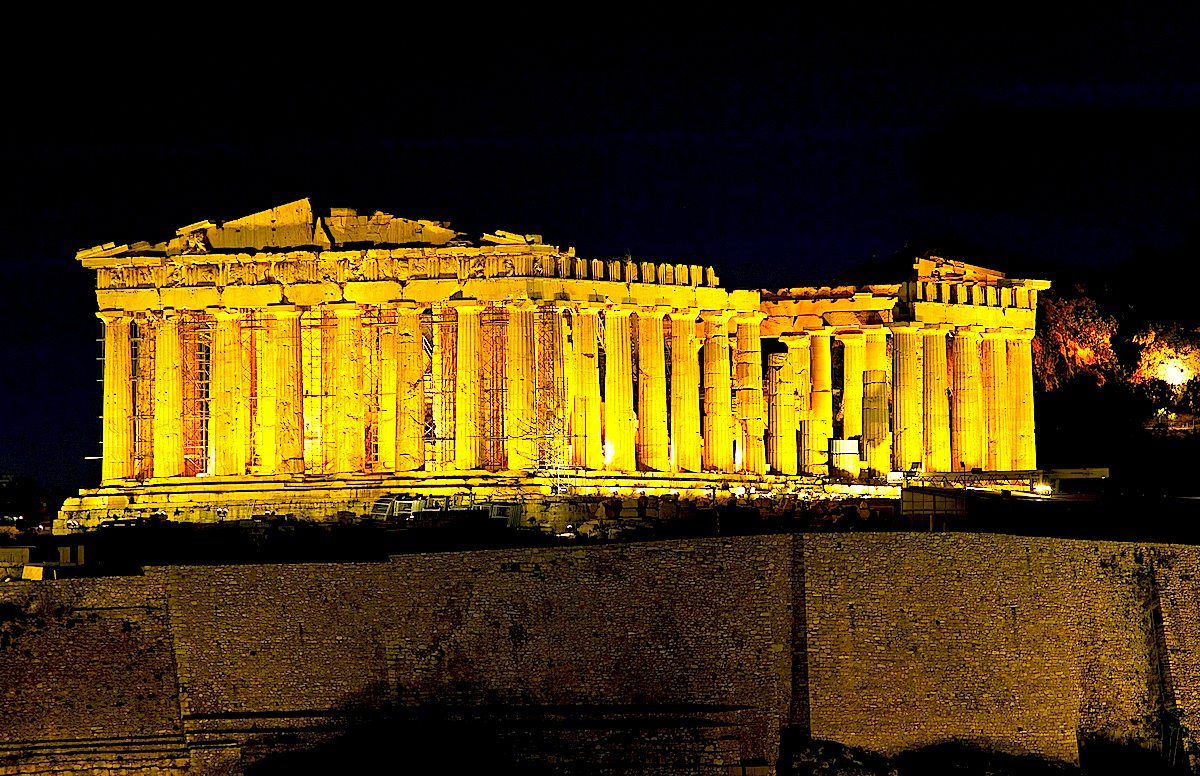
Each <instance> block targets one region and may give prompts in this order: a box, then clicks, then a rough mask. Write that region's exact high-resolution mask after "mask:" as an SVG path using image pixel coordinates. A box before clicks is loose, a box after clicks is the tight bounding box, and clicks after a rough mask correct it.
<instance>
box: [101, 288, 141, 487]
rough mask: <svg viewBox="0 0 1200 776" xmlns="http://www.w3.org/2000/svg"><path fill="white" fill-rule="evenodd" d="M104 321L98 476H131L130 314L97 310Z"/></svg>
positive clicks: (102, 477) (108, 479) (106, 480)
mask: <svg viewBox="0 0 1200 776" xmlns="http://www.w3.org/2000/svg"><path fill="white" fill-rule="evenodd" d="M97 316H98V317H99V318H100V320H102V321H104V433H103V442H102V444H103V448H102V452H103V454H104V457H103V460H102V464H103V465H102V467H101V469H102V471H101V475H100V477H101V480H102V481H103V482H106V483H107V482H112V481H114V480H123V479H127V478H128V477H132V476H133V353H132V350H131V343H130V339H129V324H130V322H131V319H130V317H129V316H128V315H127V314H126V313H124V312H122V311H119V310H115V311H105V312H102V313H97Z"/></svg>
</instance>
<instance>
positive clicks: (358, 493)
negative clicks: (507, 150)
mask: <svg viewBox="0 0 1200 776" xmlns="http://www.w3.org/2000/svg"><path fill="white" fill-rule="evenodd" d="M475 243H478V244H474V243H473V242H472V241H469V240H467V239H465V236H464V235H463V234H460V233H458V232H455V231H453V230H451V229H450V228H449V225H448V224H446V223H442V222H432V221H414V220H407V219H403V218H396V217H393V216H391V215H388V214H386V213H380V212H376V213H374V214H373V215H359V214H358V213H357V212H356V211H354V210H351V209H344V208H334V209H332V211H331V212H330V213H329V214H328V215H321V216H317V215H316V214H314V212H313V209H312V207H311V205H310V203H309V201H308V200H300V201H297V202H293V203H290V204H287V205H283V206H280V207H277V208H273V209H271V210H267V211H264V212H261V213H256V214H254V215H251V216H247V217H245V218H240V219H237V220H234V221H225V222H223V223H215V222H210V221H202V222H199V223H194V224H190V225H188V226H185V227H183V228H181V229H178V230H177V231H176V234H175V236H174V237H172V238H171V239H168V240H166V241H163V242H158V243H149V242H139V243H131V244H125V245H113V244H106V245H102V246H98V247H95V248H91V249H87V250H83V251H80V252H79V254H78V256H77V258H78V259H79V260H80V261H81V262H82V264H83V266H84V267H86V268H89V269H94V270H95V271H96V273H97V291H96V297H97V300H98V302H99V308H100V312H99V313H98V314H99V317H100V318H101V319H102V320H103V322H104V354H103V364H104V373H103V384H104V405H103V407H104V409H103V418H104V420H103V467H102V482H101V483H100V487H99V488H97V489H94V490H88V491H84V492H82V493H81V495H80V497H79V498H74V499H70V500H69V501H68V502H67V504H66V505H65V506H64V508H63V511H62V513H60V519H67V518H70V519H73V520H76V521H79V522H80V523H82V524H94V522H96V521H99V520H102V519H107V518H108V517H111V516H114V515H118V514H126V515H127V514H129V513H130V511H131V510H133V511H135V512H148V513H149V512H154V513H158V514H164V515H167V516H168V517H169V518H172V519H199V518H203V517H204V516H205V515H208V516H209V518H212V519H216V517H220V516H248V515H250V514H262V513H264V512H266V513H279V512H288V513H293V514H302V515H305V516H307V517H312V518H318V519H319V518H322V517H328V516H330V515H335V514H336V513H338V512H344V511H347V510H348V511H355V510H356V509H357V510H359V511H361V510H362V505H364V504H365V505H367V508H369V505H370V503H371V502H372V501H373V500H374V499H375V498H377V497H378V496H379V495H380V494H383V493H388V492H407V493H431V494H434V493H442V494H452V493H464V492H471V493H475V494H480V493H490V494H492V495H507V496H508V497H512V498H521V497H525V496H531V495H537V494H542V495H554V494H557V495H563V494H579V495H588V494H603V493H624V494H630V493H639V492H661V493H667V492H674V493H682V494H683V495H684V496H685V497H686V496H687V494H689V493H697V494H698V493H709V494H712V493H717V492H723V491H728V490H729V489H730V488H736V487H741V488H749V489H756V490H757V491H759V492H771V491H772V490H776V491H777V490H779V489H781V488H790V489H794V488H798V487H804V486H806V485H808V486H814V485H822V486H823V485H826V484H829V483H843V484H844V483H859V484H868V485H869V484H871V483H884V482H886V480H887V477H888V474H889V473H890V472H906V473H917V472H920V473H929V472H960V471H961V472H970V471H975V470H982V471H991V472H1011V471H1021V470H1032V469H1034V468H1036V460H1035V445H1034V420H1033V418H1034V414H1033V382H1032V362H1031V349H1030V343H1031V338H1032V335H1033V328H1034V319H1035V311H1036V308H1037V293H1038V291H1039V290H1044V289H1046V288H1048V287H1049V283H1048V282H1047V281H1042V280H1014V279H1010V278H1007V277H1005V275H1004V274H1003V273H1001V272H996V271H994V270H990V269H984V268H982V267H977V266H972V265H968V264H963V263H961V262H956V261H950V260H946V259H942V258H939V257H936V256H929V257H914V259H913V262H912V265H911V272H910V274H909V275H908V276H907V277H900V278H890V279H889V278H881V280H882V281H890V282H881V283H879V284H876V285H866V286H837V287H822V288H786V289H779V290H774V291H765V290H764V291H756V290H726V289H725V288H722V287H721V286H720V285H719V283H718V279H717V277H716V275H715V273H714V272H713V270H712V268H706V267H702V266H697V265H691V264H662V263H651V262H641V261H636V262H635V261H633V260H632V259H631V258H630V257H622V258H616V259H604V260H601V259H587V258H581V257H578V256H576V255H575V252H574V249H571V248H567V249H559V248H557V247H554V246H551V245H545V244H543V242H542V239H541V237H540V236H538V235H519V234H514V233H510V232H503V231H497V232H496V233H495V234H485V235H483V237H482V238H480V239H478V240H476V241H475ZM214 516H216V517H214Z"/></svg>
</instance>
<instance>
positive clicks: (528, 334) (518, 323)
mask: <svg viewBox="0 0 1200 776" xmlns="http://www.w3.org/2000/svg"><path fill="white" fill-rule="evenodd" d="M507 334H508V336H507V337H506V347H507V350H506V355H507V359H506V364H505V372H506V384H507V386H508V410H507V416H506V417H505V424H504V425H505V434H506V436H507V439H506V440H505V442H506V445H505V449H506V450H507V454H508V468H509V469H511V470H514V471H517V470H528V469H533V468H535V467H536V466H537V442H536V437H537V419H536V417H535V415H534V395H533V391H534V367H533V364H534V347H535V346H534V323H533V309H532V308H531V307H530V305H529V302H528V301H522V302H514V303H513V304H512V305H510V306H509V308H508V331H507Z"/></svg>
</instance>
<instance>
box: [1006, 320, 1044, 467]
mask: <svg viewBox="0 0 1200 776" xmlns="http://www.w3.org/2000/svg"><path fill="white" fill-rule="evenodd" d="M1032 343H1033V332H1032V331H1027V330H1019V331H1015V332H1012V336H1011V337H1010V339H1009V340H1008V378H1009V379H1008V389H1009V394H1010V398H1009V405H1010V407H1011V408H1012V426H1013V448H1012V455H1013V468H1014V469H1017V470H1030V469H1036V468H1037V447H1036V445H1035V439H1034V425H1033V351H1032Z"/></svg>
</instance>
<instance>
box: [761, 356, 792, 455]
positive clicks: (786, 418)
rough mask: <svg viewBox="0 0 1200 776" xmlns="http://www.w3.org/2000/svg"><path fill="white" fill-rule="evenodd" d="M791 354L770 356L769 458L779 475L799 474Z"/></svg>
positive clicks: (768, 364)
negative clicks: (797, 471) (797, 470)
mask: <svg viewBox="0 0 1200 776" xmlns="http://www.w3.org/2000/svg"><path fill="white" fill-rule="evenodd" d="M792 362H793V359H792V357H791V356H790V355H789V354H788V353H772V354H771V355H769V356H767V406H768V408H769V409H768V415H767V461H768V463H770V465H771V469H772V470H774V471H775V472H778V473H779V474H786V475H794V474H795V473H796V460H797V457H796V375H795V371H794V367H793V363H792Z"/></svg>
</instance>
